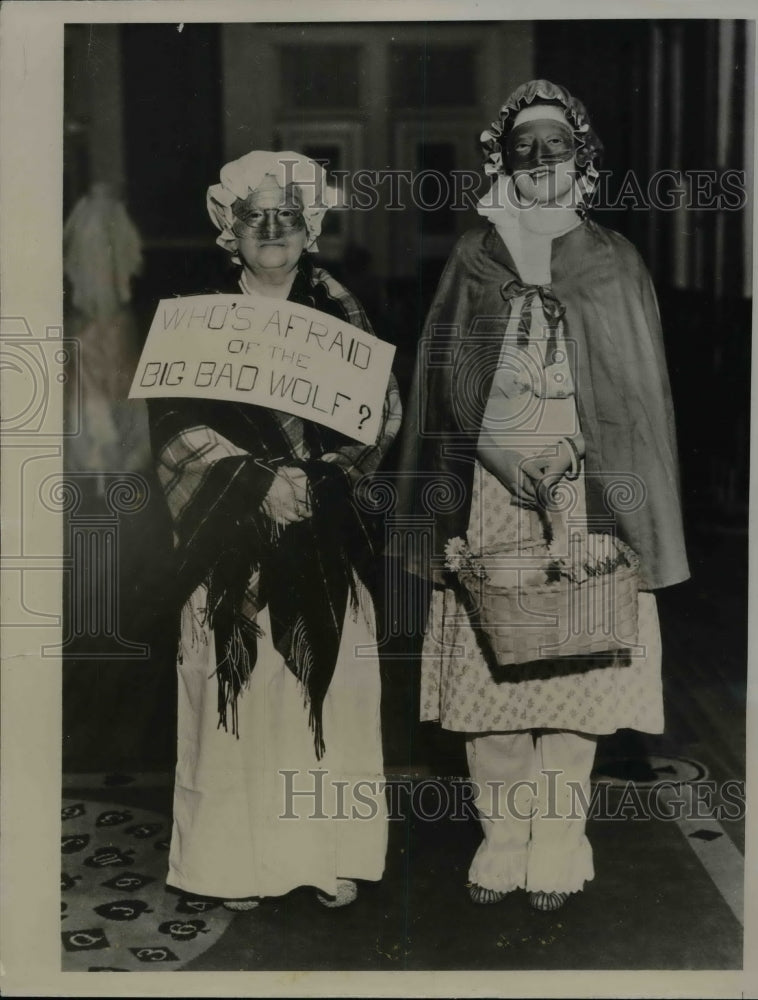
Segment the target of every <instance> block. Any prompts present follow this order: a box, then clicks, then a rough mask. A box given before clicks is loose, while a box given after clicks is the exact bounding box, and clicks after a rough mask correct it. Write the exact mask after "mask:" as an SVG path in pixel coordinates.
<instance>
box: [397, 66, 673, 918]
mask: <svg viewBox="0 0 758 1000" xmlns="http://www.w3.org/2000/svg"><path fill="white" fill-rule="evenodd" d="M482 142H483V147H484V151H485V154H486V165H485V170H486V171H487V173H489V174H491V175H494V183H493V186H492V188H491V190H490V191H489V192H488V193H487V195H485V197H484V198H483V199H482V200H481V201H480V203H479V204H478V206H477V207H478V212H479V214H480V215H481V216H482V217H483V221H482V224H481V225H480V226H479V227H478V228H475V229H473V230H471V231H469V232H468V233H466V234H465V235H464V236H463V237H462V238H461V240H460V241H459V242H458V244H457V246H456V247H455V249H454V251H453V254H452V256H451V259H450V261H449V262H448V265H447V267H446V269H445V271H444V273H443V276H442V279H441V281H440V285H439V288H438V290H437V293H436V296H435V299H434V301H433V304H432V306H431V310H430V313H429V317H428V320H427V326H426V329H425V333H424V336H423V338H422V342H421V345H420V354H419V361H418V366H417V373H416V379H415V384H414V389H413V394H412V399H411V401H410V403H409V405H408V408H407V418H406V427H405V436H404V452H403V455H404V458H403V461H402V468H403V472H404V473H405V478H404V482H405V484H406V485H407V486H408V487H410V489H409V491H408V493H407V495H406V501H405V503H406V512H409V511H410V513H412V514H414V515H417V516H419V517H420V519H421V520H420V522H419V523H423V521H424V518H426V520H427V522H428V520H429V515H430V513H431V515H432V518H433V529H432V536H433V538H432V544H431V557H430V558H427V559H426V560H425V561H422V559H421V557H420V556H418V557H416V562H415V564H414V565H413V566H412V567H411V568H412V569H414V571H415V572H417V573H422V574H424V575H427V576H429V577H431V579H432V580H433V581H434V588H433V591H432V600H431V608H430V612H429V616H428V623H427V626H426V632H425V638H424V646H423V658H422V692H421V706H422V707H421V712H422V720H439V722H440V723H441V725H442V726H443V727H444V728H446V729H449V730H454V731H457V732H460V733H462V734H465V738H466V747H467V756H468V761H469V768H470V773H471V777H472V779H473V782H474V785H475V788H476V789H477V793H476V794H477V799H476V804H477V808H478V810H479V814H480V818H481V823H482V829H483V840H482V843H481V845H480V846H479V848H478V850H477V852H476V855H475V857H474V859H473V861H472V864H471V867H470V870H469V892H470V896H471V899H472V900H473V901H474V902H476V903H494V902H497V901H499V900H501V899H503V898H504V897H505V896H506V894H507V893H509V892H511V891H513V890H515V889H518V888H524V889H526V890H527V891H528V892H529V894H530V895H529V898H530V902H531V905H532V906H533V907H534V908H535V909H537V910H542V911H545V910H554V909H556V908H558V907H559V906H561V905H563V903H564V902H565V901H566V899H567V897H568V895H569V894H570V893H574V892H578V891H580V890H581V889H582V888H583V886H584V884H585V882H586V881H588V880H590V879H592V878H593V875H594V870H593V863H592V850H591V847H590V844H589V842H588V840H587V837H586V834H585V823H586V816H585V815H584V812H585V811H586V810H582V809H581V804H582V796H585V799H584V801H587V800H588V799H589V791H590V789H589V778H590V772H591V769H592V765H593V760H594V755H595V746H596V742H597V738H598V736H599V735H601V734H608V733H613V732H615V731H616V730H617V729H619V728H622V727H629V728H634V729H637V730H640V731H642V732H647V733H660V732H662V729H663V702H662V689H661V649H660V632H659V627H658V618H657V611H656V602H655V596H654V593H653V592H654V591H655V590H656V589H658V588H660V587H667V586H670V585H672V584H675V583H678V582H679V581H682V580H685V579H686V578H687V577H688V568H687V560H686V555H685V549H684V542H683V534H682V517H681V509H680V497H679V484H678V467H677V452H676V442H675V432H674V419H673V412H672V404H671V396H670V390H669V382H668V376H667V371H666V362H665V356H664V349H663V342H662V337H661V330H660V323H659V317H658V310H657V305H656V300H655V295H654V291H653V288H652V284H651V280H650V277H649V275H648V273H647V271H646V269H645V267H644V265H643V263H642V261H641V259H640V257H639V255H638V254H637V252H636V250H635V249H634V248H633V247H632V246H631V245H630V244H629V243H628V242H627V241H626V240H625V239H624V238H623V237H622V236H620V235H619V234H618V233H615V232H612V231H610V230H607V229H605V228H603V227H602V226H599V225H598V224H597V223H596V222H594V221H592V220H590V219H589V218H588V217H587V204H588V202H589V197H590V195H591V192H592V189H593V185H594V183H595V181H596V179H597V176H598V174H597V162H598V157H599V155H600V152H601V145H600V142H599V140H598V138H597V136H596V135H595V133H594V131H593V130H592V127H591V125H590V122H589V119H588V117H587V113H586V111H585V109H584V107H583V106H582V104H580V102H579V101H577V100H575V99H574V98H573V97H572V96H571V95H570V94H568V93H567V91H565V90H564V89H563V88H562V87H559V86H556V85H554V84H552V83H550V82H548V81H545V80H534V81H531V82H529V83H527V84H525V85H523V86H521V87H519V88H518V89H517V90H516V91H515V92H514V93H513V94H512V95H511V96H510V97H509V98H508V100H507V101H506V102H505V104H504V105H503V106H502V108H501V109H500V114H499V117H498V120H497V121H496V122H494V123H493V124H492V125H491V127H490V128H489V129H488V130H487V131H485V132H484V133H483V136H482ZM435 486H436V490H437V492H436V493H435ZM562 492H563V493H564V494H566V495H569V496H570V498H571V504H570V508H571V509H570V510H564V511H563V512H560V511H556V510H553V511H551V510H550V508H551V506H552V507H556V506H559V504H558V503H557V499H558V497H559V495H560V494H561V493H562ZM435 497H436V507H435V506H434V504H433V501H434V499H435ZM430 504H432V506H431V510H430ZM408 509H409V511H408ZM567 524H568V527H569V528H570V529H572V530H573V529H574V528H575V527H577V526H579V527H583V528H584V530H585V531H586V530H587V529H588V528H589V529H590V530H594V531H596V532H598V531H599V532H605V533H608V532H611V533H614V534H616V535H617V536H618V537H619V538H620V539H621V540H622V541H623V542H625V543H626V544H627V545H628V546H630V547H631V548H632V549H633V550H634V552H635V553H636V554H637V555H638V556H639V560H640V587H641V592H640V595H639V607H638V611H639V631H638V636H639V647H640V648H639V649H637V650H635V651H634V653H635V655H631V652H632V651H628V652H621V653H619V652H609V653H608V655H607V656H604V657H603V658H602V659H601V660H598V659H593V660H587V659H579V658H577V659H572V658H569V657H566V658H556V659H553V660H537V661H535V662H533V663H524V664H517V665H512V666H504V665H498V664H497V662H496V657H493V655H492V651H491V647H487V644H486V642H483V640H482V636H481V633H480V632H479V631H478V630H476V629H474V628H472V620H471V618H470V616H469V608H470V605H468V604H467V602H466V601H465V600H464V597H463V591H462V590H461V589H459V585H457V583H456V580H455V578H454V577H452V576H451V575H450V574H449V573H447V572H446V571H445V549H446V546H447V551H448V553H450V551H451V547H450V543H451V540H453V539H465V540H466V542H467V543H468V546H469V548H470V549H471V550H473V551H474V552H477V553H481V552H484V551H485V550H492V549H494V548H498V547H503V546H508V545H510V546H512V547H515V549H516V550H517V551H526V550H527V548H528V546H529V545H531V544H532V543H535V542H538V541H540V540H541V539H548V540H549V539H550V538H551V537H552V538H553V542H555V541H557V538H556V536H560V537H562V538H564V539H565V537H566V525H567ZM458 544H459V543H457V542H456V543H453V548H455V546H456V545H458ZM422 551H424V549H423V546H422V545H420V544H419V545H417V546H416V552H417V553H420V552H422ZM448 565H449V563H448ZM505 624H506V627H508V626H507V623H505ZM577 810H578V811H577ZM558 816H560V817H561V818H560V819H558V818H557V817H558Z"/></svg>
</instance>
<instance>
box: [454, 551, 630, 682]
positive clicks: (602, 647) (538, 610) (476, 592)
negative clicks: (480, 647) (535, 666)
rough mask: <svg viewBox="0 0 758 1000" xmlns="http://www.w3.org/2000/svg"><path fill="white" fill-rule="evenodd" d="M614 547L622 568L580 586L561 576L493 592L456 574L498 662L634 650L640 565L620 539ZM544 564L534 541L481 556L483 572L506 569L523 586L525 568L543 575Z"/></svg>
mask: <svg viewBox="0 0 758 1000" xmlns="http://www.w3.org/2000/svg"><path fill="white" fill-rule="evenodd" d="M613 545H614V547H615V549H616V552H617V553H618V552H620V553H623V555H624V557H625V559H626V561H627V562H628V564H629V565H628V566H625V565H623V564H621V565H619V566H617V567H616V568H615V569H614V570H613V572H610V573H606V574H604V575H601V576H590V577H589V578H588V579H586V580H585V581H584V582H582V583H576V582H575V581H572V580H570V579H568V578H567V577H565V576H561V577H560V579H559V580H557V581H556V582H551V583H532V584H530V583H528V582H527V583H524V582H522V583H520V584H518V585H514V586H498V585H496V584H494V583H493V582H492V581H491V580H483V579H480V578H479V577H477V576H475V575H474V574H468V573H460V574H459V576H460V579H461V582H462V583H463V584H464V585H465V587H466V590H467V591H468V593H469V596H470V598H471V609H470V610H471V612H472V619H473V621H474V624H475V625H476V626H477V627H478V628H480V629H481V630H482V632H483V633H484V634H485V635H486V636H487V638H488V640H489V643H490V646H491V648H492V651H493V653H494V654H495V658H496V661H497V663H498V664H500V665H501V666H508V665H512V664H522V663H531V662H533V661H535V660H545V659H555V658H558V657H566V656H571V657H586V656H593V655H598V656H599V655H601V654H607V653H609V652H612V651H614V650H621V649H628V648H629V647H630V646H636V645H637V628H638V620H637V619H638V610H637V591H638V570H639V559H638V557H637V555H636V554H635V553H634V552H633V551H632V550H631V549H630V548H629V546H627V545H625V544H624V543H623V542H621V541H620V540H619V539H617V538H614V539H613ZM530 557H532V558H530ZM549 558H550V552H549V549H548V548H547V546H546V545H545V544H537V543H536V544H534V545H533V546H531V547H530V546H524V545H523V544H522V545H521V546H520V547H519V548H516V547H515V546H512V547H504V548H501V549H496V550H488V551H485V552H483V553H482V555H481V557H480V559H481V561H482V563H483V564H484V566H485V568H486V569H487V570H488V572H489V569H490V567H491V566H492V567H497V568H499V569H501V568H502V567H503V566H510V567H513V569H512V570H511V571H510V574H511V576H512V577H513V576H518V578H519V579H521V580H522V581H523V579H524V576H525V574H526V573H527V572H529V567H531V569H532V571H533V570H534V569H535V568H537V567H542V568H543V569H544V567H545V565H546V564H547V562H548V561H549ZM492 575H496V574H495V573H493V574H492ZM534 575H535V574H534V572H532V576H534Z"/></svg>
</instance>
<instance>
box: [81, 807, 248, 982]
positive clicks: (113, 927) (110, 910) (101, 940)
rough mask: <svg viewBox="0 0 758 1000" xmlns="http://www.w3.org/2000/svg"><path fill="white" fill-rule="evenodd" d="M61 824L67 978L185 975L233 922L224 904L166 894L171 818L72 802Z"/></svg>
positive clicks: (131, 809) (211, 900)
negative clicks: (72, 975) (105, 974)
mask: <svg viewBox="0 0 758 1000" xmlns="http://www.w3.org/2000/svg"><path fill="white" fill-rule="evenodd" d="M61 819H62V830H63V836H62V842H61V855H62V863H61V899H62V902H61V939H62V944H63V952H62V969H63V970H64V971H66V972H98V971H119V972H131V971H137V970H142V971H144V970H146V969H148V968H151V969H157V970H166V971H171V970H176V969H181V968H182V967H183V966H184V965H185V964H186V963H187V962H189V961H191V960H192V959H194V958H196V957H197V956H198V955H200V954H201V953H202V952H204V951H205V950H206V949H207V948H209V947H210V946H211V945H212V944H214V943H215V942H216V941H218V939H219V938H220V937H221V935H222V934H223V932H224V931H225V930H226V928H227V927H228V925H229V923H230V921H231V920H232V919H233V917H234V914H233V913H230V912H229V911H228V910H225V909H224V907H223V906H222V905H221V904H220V902H219V901H218V900H214V899H208V898H206V897H193V896H188V895H186V894H185V893H181V892H178V891H177V890H175V889H169V888H167V887H166V885H165V879H166V871H167V860H168V848H169V837H170V834H171V829H170V824H169V823H168V821H167V820H166V818H165V816H161V815H160V814H158V813H155V812H151V811H148V810H146V809H139V808H133V807H128V808H127V807H125V806H123V805H115V804H111V803H107V802H93V801H87V800H86V799H77V798H64V799H63V810H62V814H61Z"/></svg>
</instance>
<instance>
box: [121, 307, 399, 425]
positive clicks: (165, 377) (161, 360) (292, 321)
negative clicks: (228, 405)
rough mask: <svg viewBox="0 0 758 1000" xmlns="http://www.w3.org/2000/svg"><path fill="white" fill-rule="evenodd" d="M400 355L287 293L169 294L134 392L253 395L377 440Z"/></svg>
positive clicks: (144, 395) (143, 395)
mask: <svg viewBox="0 0 758 1000" xmlns="http://www.w3.org/2000/svg"><path fill="white" fill-rule="evenodd" d="M394 354H395V348H394V347H393V346H392V345H391V344H387V343H385V342H384V341H383V340H379V339H377V338H376V337H372V336H371V335H370V334H368V333H366V331H365V330H361V329H360V328H359V327H357V326H353V325H352V324H351V323H346V322H343V321H342V320H338V319H335V317H333V316H329V315H328V314H326V313H323V312H320V311H319V310H317V309H311V308H309V307H308V306H300V305H297V304H296V303H292V302H287V301H286V300H285V299H272V298H266V297H265V296H263V295H242V294H240V295H192V296H188V297H185V298H174V299H162V300H161V301H160V303H159V305H158V308H157V310H156V312H155V316H154V317H153V322H152V324H151V326H150V332H149V334H148V337H147V341H146V343H145V347H144V349H143V351H142V356H141V357H140V360H139V364H138V366H137V372H136V374H135V376H134V380H133V382H132V387H131V390H130V392H129V396H130V397H131V398H133V399H136V398H140V399H150V398H154V397H167V396H168V397H176V396H183V397H202V398H205V399H226V400H232V401H233V402H238V403H239V402H241V403H254V404H255V405H256V406H266V407H269V408H270V409H274V410H283V411H284V412H286V413H293V414H295V415H297V416H298V417H302V418H303V419H304V420H313V421H315V422H316V423H319V424H323V425H324V426H325V427H331V428H332V429H333V430H336V431H340V432H341V433H342V434H345V435H347V436H348V437H351V438H355V440H356V441H361V442H362V443H363V444H373V443H374V441H375V440H376V437H377V434H378V433H379V428H380V424H381V418H382V405H383V401H384V394H385V392H386V390H387V383H388V381H389V377H390V370H391V366H392V359H393V357H394Z"/></svg>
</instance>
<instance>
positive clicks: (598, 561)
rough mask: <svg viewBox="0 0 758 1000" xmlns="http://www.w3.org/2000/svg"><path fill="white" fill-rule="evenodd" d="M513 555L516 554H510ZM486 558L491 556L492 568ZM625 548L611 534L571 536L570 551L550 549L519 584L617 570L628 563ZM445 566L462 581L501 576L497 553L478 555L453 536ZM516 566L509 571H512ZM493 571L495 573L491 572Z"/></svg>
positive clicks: (575, 581)
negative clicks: (559, 551)
mask: <svg viewBox="0 0 758 1000" xmlns="http://www.w3.org/2000/svg"><path fill="white" fill-rule="evenodd" d="M511 558H513V554H511ZM485 559H490V565H489V567H488V566H487V565H486V563H485V561H484V560H485ZM629 565H630V562H629V559H628V558H627V556H626V554H625V552H624V549H623V547H621V546H619V545H617V543H616V540H615V538H614V537H613V536H612V535H608V534H595V533H591V534H579V533H576V534H574V535H572V537H571V539H570V541H569V548H568V554H567V555H566V556H556V555H554V554H551V553H550V550H549V548H548V549H547V552H546V555H545V559H544V562H543V563H542V565H541V566H539V565H538V566H537V568H529V569H523V570H522V571H521V573H520V574H519V577H518V580H519V584H518V585H519V586H520V587H528V588H529V587H539V586H544V585H546V584H547V585H555V586H558V585H559V584H560V582H561V580H569V581H570V582H571V583H573V584H574V585H579V584H583V583H585V582H586V581H587V580H589V579H591V578H593V577H599V576H606V575H607V574H610V573H615V572H616V570H617V569H618V568H619V567H620V566H629ZM445 568H446V569H448V570H450V571H451V572H453V573H456V574H457V575H458V576H459V577H460V578H461V579H462V580H463V581H465V580H466V578H467V577H468V578H469V579H471V578H472V577H473V578H476V579H478V580H486V581H489V582H492V581H493V579H494V580H495V581H497V577H498V572H497V571H498V569H499V567H498V555H497V554H496V553H491V554H490V555H489V556H479V555H475V554H474V553H473V552H472V551H471V549H470V548H469V546H468V543H467V542H466V541H465V539H463V538H451V539H450V540H449V541H448V542H447V544H446V545H445ZM513 568H514V567H513V566H512V565H511V567H510V568H509V572H513ZM491 574H494V576H493V575H491Z"/></svg>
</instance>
